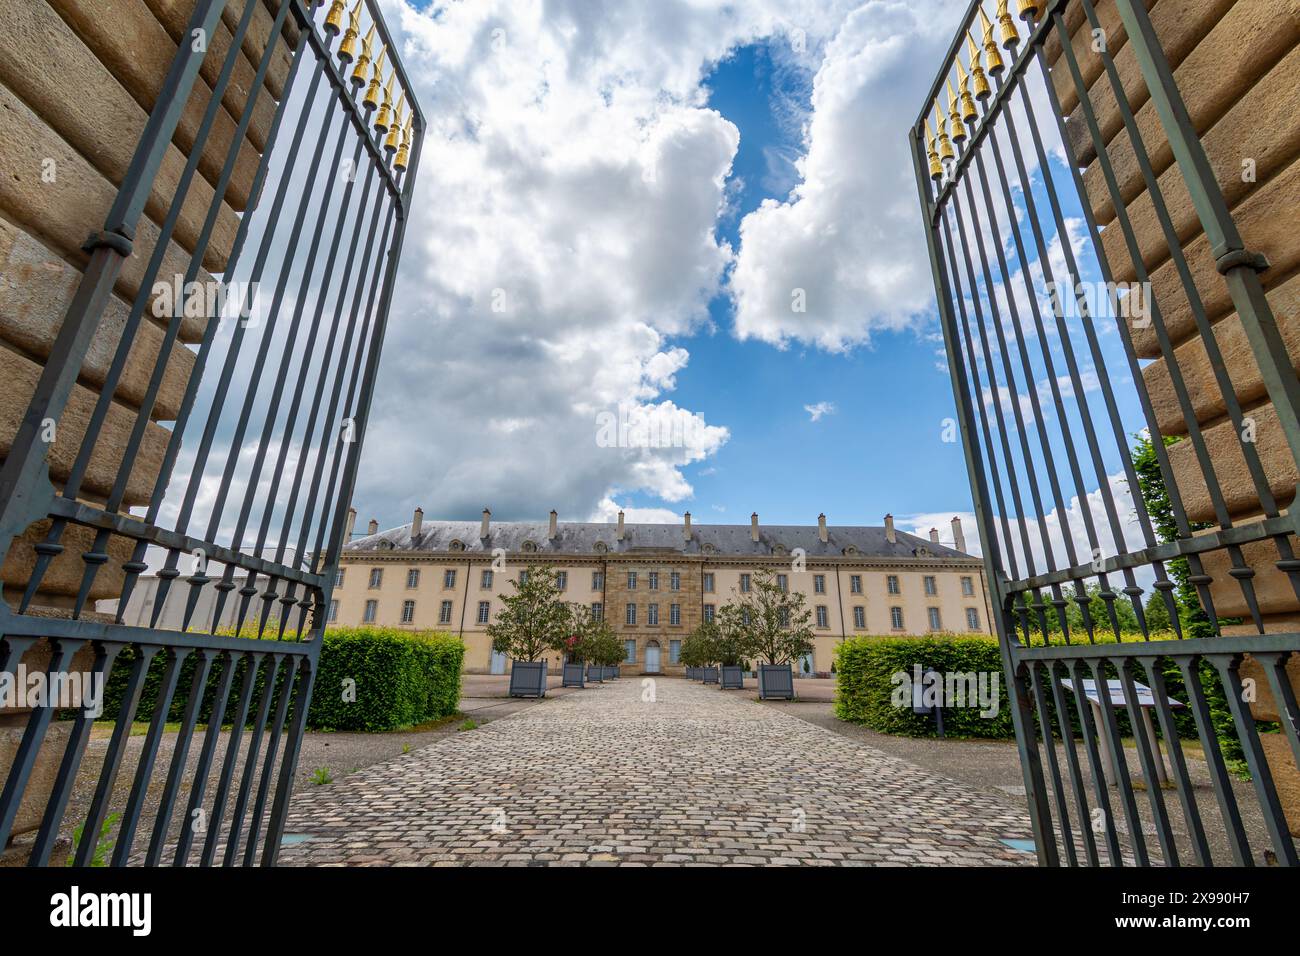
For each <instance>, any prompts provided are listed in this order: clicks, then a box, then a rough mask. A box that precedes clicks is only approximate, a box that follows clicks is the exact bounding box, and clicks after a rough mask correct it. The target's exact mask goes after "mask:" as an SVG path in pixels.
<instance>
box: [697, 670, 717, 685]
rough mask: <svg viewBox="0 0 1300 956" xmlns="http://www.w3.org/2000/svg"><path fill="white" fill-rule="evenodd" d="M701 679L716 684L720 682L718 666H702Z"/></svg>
mask: <svg viewBox="0 0 1300 956" xmlns="http://www.w3.org/2000/svg"><path fill="white" fill-rule="evenodd" d="M700 680H702V681H704V683H706V684H716V683H717V682H718V669H717V668H716V667H701V668H700Z"/></svg>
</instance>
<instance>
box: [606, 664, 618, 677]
mask: <svg viewBox="0 0 1300 956" xmlns="http://www.w3.org/2000/svg"><path fill="white" fill-rule="evenodd" d="M605 680H618V665H617V664H613V665H611V666H610V667H606V668H605Z"/></svg>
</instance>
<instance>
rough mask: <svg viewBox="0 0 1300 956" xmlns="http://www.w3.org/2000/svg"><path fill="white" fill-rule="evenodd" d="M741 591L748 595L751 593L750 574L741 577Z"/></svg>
mask: <svg viewBox="0 0 1300 956" xmlns="http://www.w3.org/2000/svg"><path fill="white" fill-rule="evenodd" d="M740 591H741V593H742V594H748V593H749V575H748V574H742V575H741V576H740Z"/></svg>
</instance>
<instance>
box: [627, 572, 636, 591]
mask: <svg viewBox="0 0 1300 956" xmlns="http://www.w3.org/2000/svg"><path fill="white" fill-rule="evenodd" d="M627 589H628V590H629V591H635V590H636V572H635V571H629V572H628V573H627Z"/></svg>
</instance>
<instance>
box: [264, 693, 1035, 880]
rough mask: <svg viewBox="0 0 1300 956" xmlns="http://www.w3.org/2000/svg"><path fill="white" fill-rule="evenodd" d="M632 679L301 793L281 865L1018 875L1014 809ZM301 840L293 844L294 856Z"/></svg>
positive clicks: (777, 722)
mask: <svg viewBox="0 0 1300 956" xmlns="http://www.w3.org/2000/svg"><path fill="white" fill-rule="evenodd" d="M653 690H654V698H655V699H654V700H644V699H643V695H644V694H645V693H646V691H647V686H646V684H645V683H643V679H642V678H624V679H623V680H620V681H618V682H616V683H613V684H607V685H604V686H599V685H597V686H594V687H592V688H590V689H588V690H586V691H583V692H581V693H577V694H571V695H569V696H567V697H564V698H561V699H558V700H551V701H547V702H544V703H542V704H540V705H538V706H536V707H532V708H529V709H528V710H526V711H523V712H520V713H518V714H515V715H512V716H510V717H507V718H504V719H501V720H497V721H493V722H492V723H490V724H488V725H486V726H484V727H482V728H479V729H477V730H473V731H466V732H464V733H460V734H457V735H455V736H454V737H450V738H447V739H444V740H440V741H438V742H436V743H434V744H431V745H430V746H427V747H424V748H423V749H421V750H418V751H415V752H412V753H410V754H406V755H404V756H401V757H399V758H396V759H394V760H392V761H389V762H387V763H383V764H378V765H376V766H373V767H370V768H368V769H366V770H362V771H359V772H357V773H355V774H352V775H349V776H347V777H343V778H340V779H339V780H338V781H337V782H336V783H333V784H330V785H326V786H323V787H306V788H301V787H300V788H299V790H298V791H297V793H296V794H295V796H294V802H293V805H292V806H291V808H290V813H289V821H288V825H287V827H286V833H287V834H289V837H288V840H287V843H286V845H285V846H284V848H283V850H282V851H281V854H280V865H282V866H284V865H323V864H335V865H339V864H349V865H362V864H369V865H408V866H409V865H457V864H517V865H518V864H530V863H532V864H536V863H547V864H603V865H615V864H622V865H650V864H689V863H697V864H701V863H702V864H766V865H800V864H802V865H810V864H811V865H834V864H845V865H864V864H865V865H870V864H886V865H901V864H910V865H964V864H1016V863H1019V864H1027V863H1032V862H1033V856H1032V855H1030V854H1025V853H1020V852H1017V851H1015V850H1012V849H1010V848H1009V847H1007V846H1006V845H1005V844H1003V843H1001V842H1000V841H999V838H1001V837H1006V838H1016V839H1024V838H1026V837H1028V835H1029V822H1028V817H1027V814H1026V813H1025V812H1024V810H1023V809H1021V808H1020V807H1019V806H1017V805H1016V804H1015V803H1014V802H1013V801H1012V800H1011V799H999V798H998V797H997V796H996V795H993V794H990V793H987V792H984V791H979V790H975V789H971V788H969V787H966V786H963V785H961V784H959V783H956V782H954V781H952V780H950V779H948V778H946V777H942V776H940V775H938V774H935V773H931V772H929V771H926V770H923V769H921V768H919V767H917V766H915V765H913V764H910V763H907V762H906V761H903V760H899V759H898V758H896V757H891V756H888V755H886V754H883V753H881V752H880V751H877V750H874V749H872V748H871V747H868V746H864V745H863V744H861V743H858V742H857V741H854V740H851V739H849V738H847V737H844V736H841V735H839V734H836V733H834V732H832V731H830V730H826V729H825V728H822V727H817V726H814V725H812V724H809V723H806V722H805V721H802V720H799V719H797V718H795V717H791V716H788V715H786V714H783V713H781V712H780V710H779V709H778V708H777V707H773V706H769V705H764V704H760V703H757V702H755V701H754V700H752V698H751V696H750V692H748V691H747V692H745V693H746V696H745V697H740V696H738V692H723V691H720V690H718V689H717V688H716V687H704V686H702V685H698V684H694V683H691V682H687V681H684V680H675V679H658V680H655V681H653ZM304 837H305V838H306V839H304Z"/></svg>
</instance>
